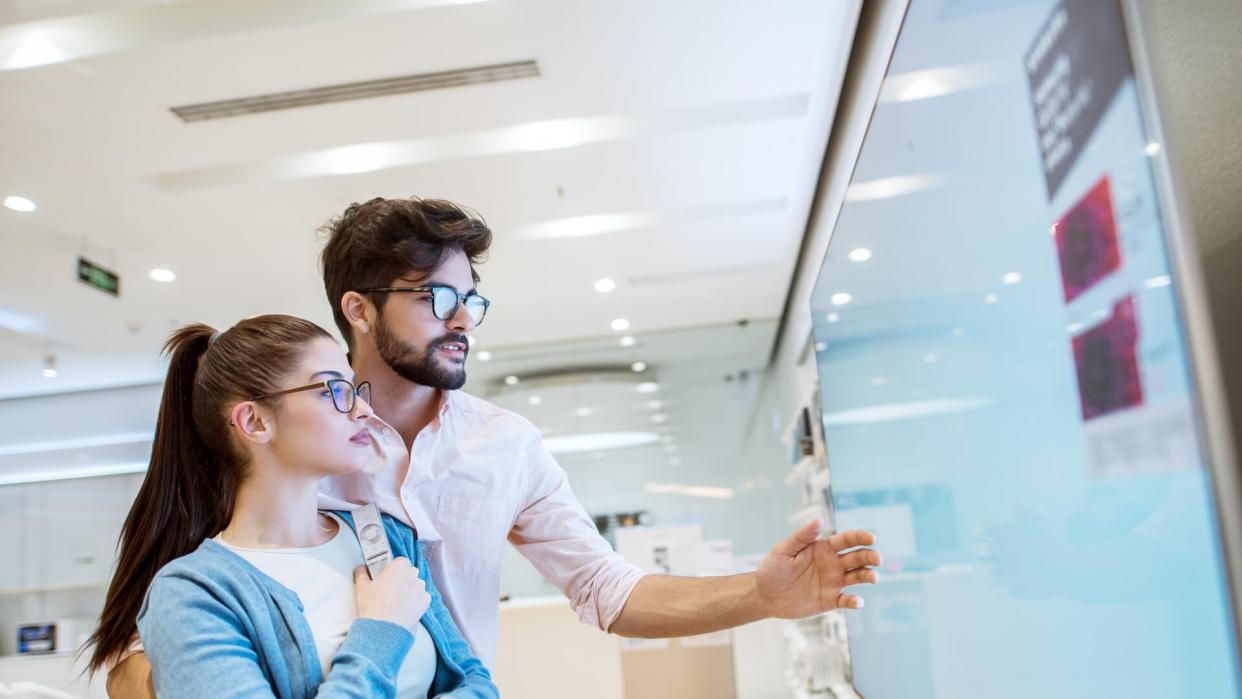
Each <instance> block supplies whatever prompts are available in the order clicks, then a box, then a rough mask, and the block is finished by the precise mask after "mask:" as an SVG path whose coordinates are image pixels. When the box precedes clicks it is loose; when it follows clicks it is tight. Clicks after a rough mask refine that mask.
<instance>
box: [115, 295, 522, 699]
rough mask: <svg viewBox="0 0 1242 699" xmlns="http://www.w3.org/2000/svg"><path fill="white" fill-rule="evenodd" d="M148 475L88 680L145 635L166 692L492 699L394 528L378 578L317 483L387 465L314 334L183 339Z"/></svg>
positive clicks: (295, 327) (254, 330)
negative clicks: (388, 558) (319, 502)
mask: <svg viewBox="0 0 1242 699" xmlns="http://www.w3.org/2000/svg"><path fill="white" fill-rule="evenodd" d="M165 352H167V353H169V354H171V362H170V366H169V370H168V378H167V380H166V381H165V384H164V394H163V397H162V399H161V404H160V413H159V418H158V421H157V424H156V432H155V443H154V445H153V448H152V453H151V464H150V468H149V469H148V471H147V475H146V479H145V480H144V481H143V484H142V488H141V490H140V491H139V493H138V497H137V499H136V500H135V501H134V505H133V507H132V508H131V509H130V512H129V516H128V518H127V519H126V522H125V526H124V529H123V531H122V536H121V550H120V560H119V562H118V565H117V572H116V575H115V576H114V577H113V579H112V583H111V585H110V586H109V589H108V596H107V601H106V603H105V607H104V612H103V615H102V616H101V619H100V625H99V628H98V629H97V630H96V631H95V634H94V635H93V637H92V639H91V640H92V642H93V643H94V645H95V647H94V652H93V654H92V658H91V669H92V670H95V669H98V668H99V667H101V666H103V665H104V664H105V663H107V662H108V660H109V659H111V658H114V657H116V656H118V655H119V654H122V653H124V652H125V650H126V649H127V647H128V646H129V645H130V643H131V642H132V639H133V637H134V632H135V623H134V620H135V619H137V631H138V632H139V633H140V635H141V639H142V644H143V647H144V649H145V651H146V653H147V657H148V659H149V660H150V663H151V667H152V679H153V681H154V686H155V690H156V693H157V694H158V695H159V696H160V697H165V696H168V697H180V696H186V697H204V696H210V697H235V696H237V697H239V696H246V697H251V696H275V697H281V698H285V697H289V698H294V697H310V696H318V697H346V696H348V697H372V696H388V697H393V696H400V697H415V696H417V697H427V696H429V695H430V696H436V697H440V696H451V697H496V696H498V694H497V691H496V687H495V685H493V684H492V682H491V678H490V676H489V674H488V672H487V670H486V669H485V668H484V667H483V665H482V663H480V662H479V660H478V659H477V658H475V657H473V655H472V654H471V652H470V649H469V646H468V645H467V644H466V642H465V641H464V639H463V638H462V636H461V634H460V632H459V631H458V630H457V628H456V626H455V625H454V623H453V620H452V618H451V617H450V616H449V613H448V611H447V609H446V608H445V607H444V604H443V603H442V602H441V600H440V597H439V595H438V593H437V592H436V589H435V586H434V584H433V583H432V581H431V579H430V578H429V577H428V576H427V575H426V574H425V573H423V572H421V563H422V552H421V550H420V548H419V544H418V542H417V540H416V538H415V536H414V533H413V532H412V531H411V530H410V529H409V528H408V527H406V526H405V525H402V524H400V523H398V522H396V521H395V520H392V519H390V518H389V517H387V516H384V517H383V525H384V529H385V531H386V533H387V535H388V543H389V545H390V547H391V550H392V555H393V556H394V557H395V558H394V560H393V561H392V562H391V563H389V564H388V565H387V566H386V567H385V568H384V569H383V571H382V572H381V573H379V574H378V576H377V577H376V578H375V579H374V580H371V579H370V578H369V576H368V574H367V572H366V569H365V567H362V565H363V562H364V558H363V554H362V549H361V546H360V544H359V541H358V539H357V538H356V535H355V533H354V530H353V520H352V518H351V516H350V515H349V514H348V513H344V512H319V511H318V510H317V508H316V494H317V490H318V488H317V485H318V482H319V479H320V478H322V477H324V476H329V475H336V474H342V473H350V472H355V471H360V470H364V469H367V468H368V467H371V466H374V465H375V462H376V460H377V459H378V458H379V457H380V455H381V453H382V451H383V450H382V448H381V447H380V446H379V440H377V439H376V438H375V436H374V435H373V432H372V426H374V425H377V424H378V425H379V426H380V427H381V428H382V427H383V423H382V422H379V421H378V419H377V418H375V417H374V416H373V415H372V414H371V412H370V406H369V405H368V403H367V400H366V399H367V398H368V397H369V386H367V385H366V384H363V385H361V386H358V387H355V386H354V385H353V384H352V383H351V381H352V379H351V377H352V376H353V372H352V370H351V369H350V366H349V363H348V361H347V360H346V357H345V354H344V353H343V352H342V351H341V350H340V348H339V347H338V346H337V345H336V343H335V342H334V341H333V340H332V338H331V336H329V335H328V333H327V332H325V331H324V330H323V329H322V328H320V327H319V326H317V325H315V324H313V323H310V322H308V321H304V320H301V319H298V318H293V317H290V316H278V315H269V316H259V317H255V318H250V319H247V320H244V321H242V322H240V323H238V324H237V325H235V326H234V327H232V328H230V329H229V330H228V331H227V332H224V333H217V332H215V331H214V330H212V329H211V328H210V327H207V326H205V325H190V326H187V327H184V328H182V329H180V330H178V331H177V332H176V333H174V334H173V336H172V338H171V339H170V340H169V341H168V344H167V345H166V346H165Z"/></svg>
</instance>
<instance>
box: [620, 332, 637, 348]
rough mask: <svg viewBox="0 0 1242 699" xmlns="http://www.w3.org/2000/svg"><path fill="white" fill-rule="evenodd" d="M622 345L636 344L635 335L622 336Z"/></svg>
mask: <svg viewBox="0 0 1242 699" xmlns="http://www.w3.org/2000/svg"><path fill="white" fill-rule="evenodd" d="M621 346H622V347H633V346H634V336H633V335H626V336H625V337H623V338H621Z"/></svg>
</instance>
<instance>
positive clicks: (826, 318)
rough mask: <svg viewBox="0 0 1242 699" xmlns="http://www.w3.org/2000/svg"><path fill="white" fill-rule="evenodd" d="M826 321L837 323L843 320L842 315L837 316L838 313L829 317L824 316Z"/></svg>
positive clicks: (830, 314)
mask: <svg viewBox="0 0 1242 699" xmlns="http://www.w3.org/2000/svg"><path fill="white" fill-rule="evenodd" d="M824 319H825V320H827V321H828V322H829V323H835V322H837V321H838V320H841V316H840V314H837V313H829V314H828V315H826V316H824Z"/></svg>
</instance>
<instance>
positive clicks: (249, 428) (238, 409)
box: [229, 400, 276, 445]
mask: <svg viewBox="0 0 1242 699" xmlns="http://www.w3.org/2000/svg"><path fill="white" fill-rule="evenodd" d="M229 426H230V427H232V428H233V429H234V430H236V432H237V436H238V437H239V438H241V439H242V440H244V441H246V442H249V443H251V444H255V445H258V444H269V443H271V441H272V439H274V438H275V436H276V435H275V428H276V422H275V421H274V420H272V418H271V415H270V414H266V411H264V410H263V409H262V408H260V406H259V405H258V404H257V403H255V402H254V401H249V400H248V401H245V402H242V403H238V404H237V405H235V406H233V412H231V413H229Z"/></svg>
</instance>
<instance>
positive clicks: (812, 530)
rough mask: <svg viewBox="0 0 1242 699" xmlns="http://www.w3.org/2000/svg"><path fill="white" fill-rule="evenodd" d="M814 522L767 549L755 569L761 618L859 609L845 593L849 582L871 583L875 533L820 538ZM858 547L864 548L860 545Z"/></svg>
mask: <svg viewBox="0 0 1242 699" xmlns="http://www.w3.org/2000/svg"><path fill="white" fill-rule="evenodd" d="M822 527H823V522H822V521H821V520H818V519H817V520H815V521H813V522H811V523H809V524H807V525H806V526H804V527H802V528H801V529H799V530H798V531H796V532H794V533H793V535H792V536H790V537H789V538H788V539H785V540H784V541H782V542H780V543H779V544H777V545H776V546H773V547H772V550H771V551H770V552H768V555H767V556H765V557H764V559H763V562H762V563H760V564H759V568H758V570H756V571H755V585H756V587H757V588H758V589H757V592H758V594H759V599H760V601H761V602H762V603H763V609H764V612H765V615H766V616H769V617H777V618H781V619H801V618H803V617H808V616H813V615H815V614H820V613H822V612H827V611H830V610H833V609H861V608H862V606H863V600H862V598H861V597H859V596H858V595H855V594H850V593H847V592H844V588H846V587H849V586H851V585H864V584H873V583H875V582H876V580H877V579H878V574H877V573H876V571H875V570H873V569H872V567H873V566H878V565H880V562H881V560H882V558H881V556H880V553H879V552H878V551H875V550H873V549H870V548H866V547H869V546H874V545H875V536H874V535H872V534H871V532H867V531H860V530H854V531H848V532H841V533H839V534H833V535H832V536H830V537H828V538H827V539H819V530H820V529H821V528H822ZM859 547H863V548H859Z"/></svg>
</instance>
